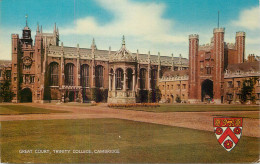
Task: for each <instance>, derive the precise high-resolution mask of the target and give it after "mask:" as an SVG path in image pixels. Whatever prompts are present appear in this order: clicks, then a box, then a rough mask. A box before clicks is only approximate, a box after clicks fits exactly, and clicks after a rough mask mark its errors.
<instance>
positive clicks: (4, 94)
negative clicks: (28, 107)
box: [0, 79, 14, 102]
mask: <svg viewBox="0 0 260 164" xmlns="http://www.w3.org/2000/svg"><path fill="white" fill-rule="evenodd" d="M10 86H11V83H10V80H8V79H5V80H4V83H3V85H1V88H0V97H1V98H2V99H3V101H4V102H11V101H12V99H13V97H14V93H13V92H12V91H11V87H10Z"/></svg>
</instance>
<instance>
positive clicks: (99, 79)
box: [95, 65, 104, 88]
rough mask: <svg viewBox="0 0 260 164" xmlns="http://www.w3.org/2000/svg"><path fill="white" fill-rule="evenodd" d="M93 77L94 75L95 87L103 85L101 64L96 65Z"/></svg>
mask: <svg viewBox="0 0 260 164" xmlns="http://www.w3.org/2000/svg"><path fill="white" fill-rule="evenodd" d="M95 77H96V81H95V82H96V87H98V88H101V87H103V84H104V79H103V66H101V65H98V66H96V70H95Z"/></svg>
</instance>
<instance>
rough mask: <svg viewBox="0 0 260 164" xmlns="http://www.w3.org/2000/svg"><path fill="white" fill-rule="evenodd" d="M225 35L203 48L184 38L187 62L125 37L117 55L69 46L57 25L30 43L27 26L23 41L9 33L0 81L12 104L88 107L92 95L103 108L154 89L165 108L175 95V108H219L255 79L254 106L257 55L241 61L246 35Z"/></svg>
mask: <svg viewBox="0 0 260 164" xmlns="http://www.w3.org/2000/svg"><path fill="white" fill-rule="evenodd" d="M224 35H225V29H224V28H215V29H213V34H212V38H211V41H210V43H208V44H205V45H200V44H199V35H197V34H191V35H189V36H187V42H189V47H187V49H189V59H187V58H183V57H182V55H178V57H174V56H173V55H170V54H160V53H158V54H156V55H154V54H150V52H147V54H141V53H139V52H138V50H137V51H136V52H131V51H129V50H128V49H127V44H126V40H127V38H126V39H125V37H124V36H123V38H122V40H119V41H118V44H121V48H120V49H119V50H118V51H112V50H111V48H108V49H107V50H100V49H98V46H97V45H96V44H95V40H94V39H93V41H92V44H91V45H89V48H81V47H80V46H79V45H78V44H76V43H75V45H76V46H75V47H67V46H66V45H65V44H63V42H60V39H59V36H60V34H59V30H58V28H57V27H56V24H55V25H54V29H53V32H52V33H44V32H43V29H42V28H41V27H39V25H37V30H36V35H35V38H34V40H33V37H32V34H31V29H30V28H29V26H28V24H27V23H26V26H25V27H24V29H23V30H22V35H21V36H19V34H12V35H11V37H12V43H11V44H12V54H11V55H12V60H11V61H0V84H2V83H3V81H4V80H10V82H11V90H12V92H13V93H14V97H13V100H12V102H39V103H43V102H74V101H77V102H90V101H91V100H92V99H93V96H94V95H93V94H94V92H93V91H96V92H99V95H100V96H103V99H102V101H105V102H108V103H136V102H145V101H147V99H146V98H145V97H148V95H149V93H150V92H152V91H154V90H160V94H161V96H160V102H164V103H175V102H176V98H177V97H178V101H180V102H181V103H200V102H214V103H216V104H220V103H239V102H240V99H241V88H242V84H243V81H244V80H247V79H249V78H255V79H256V83H255V86H254V92H253V95H254V96H255V97H256V103H259V97H260V83H259V76H260V72H259V64H260V62H259V58H258V57H257V56H254V55H252V54H250V55H248V58H247V59H246V57H245V44H246V33H245V32H237V33H236V37H235V39H234V40H235V43H226V42H225V40H224V38H225V37H224ZM138 48H141V47H138ZM158 51H159V50H158ZM166 55H169V56H166ZM95 94H96V93H95ZM95 96H97V95H95Z"/></svg>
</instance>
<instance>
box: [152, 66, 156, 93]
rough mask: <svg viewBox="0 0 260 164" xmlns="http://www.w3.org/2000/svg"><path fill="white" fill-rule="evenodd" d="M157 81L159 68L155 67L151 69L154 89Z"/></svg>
mask: <svg viewBox="0 0 260 164" xmlns="http://www.w3.org/2000/svg"><path fill="white" fill-rule="evenodd" d="M156 83H157V70H156V69H153V70H152V71H151V88H152V89H155V86H156Z"/></svg>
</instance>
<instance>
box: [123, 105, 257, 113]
mask: <svg viewBox="0 0 260 164" xmlns="http://www.w3.org/2000/svg"><path fill="white" fill-rule="evenodd" d="M121 109H129V110H138V111H147V112H158V113H160V112H208V111H259V110H260V109H259V106H249V105H206V104H205V105H190V104H174V105H172V104H160V107H156V108H155V107H135V108H121Z"/></svg>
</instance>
